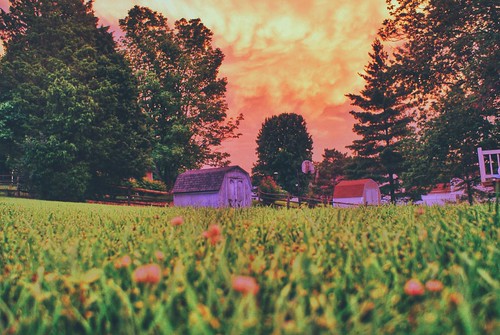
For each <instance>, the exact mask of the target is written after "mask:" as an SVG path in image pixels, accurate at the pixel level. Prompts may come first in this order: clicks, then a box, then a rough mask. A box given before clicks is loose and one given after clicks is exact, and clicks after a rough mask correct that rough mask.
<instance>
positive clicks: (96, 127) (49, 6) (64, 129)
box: [0, 0, 149, 200]
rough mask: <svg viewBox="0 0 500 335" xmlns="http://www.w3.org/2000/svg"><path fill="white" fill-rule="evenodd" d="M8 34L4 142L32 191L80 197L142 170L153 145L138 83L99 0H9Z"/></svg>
mask: <svg viewBox="0 0 500 335" xmlns="http://www.w3.org/2000/svg"><path fill="white" fill-rule="evenodd" d="M0 33H1V36H2V38H3V39H4V40H5V41H6V42H5V49H6V53H5V55H4V56H3V57H2V58H1V61H0V148H1V149H2V151H3V152H4V153H6V155H7V156H8V162H9V165H10V167H11V168H13V169H15V170H16V171H18V173H19V174H20V175H21V176H22V177H23V179H24V181H25V182H26V183H27V184H28V186H29V188H30V191H31V192H32V193H33V194H35V195H37V196H39V197H42V198H46V199H61V200H81V199H83V198H84V197H85V196H89V195H91V194H92V193H93V192H95V191H96V190H97V189H98V188H99V187H100V186H101V185H103V184H105V183H114V182H118V181H120V180H121V179H123V178H130V177H132V176H134V177H142V176H143V174H144V171H145V168H146V166H147V164H148V155H149V154H148V146H149V144H148V139H147V133H146V132H145V128H144V126H143V124H144V119H143V116H142V115H141V113H140V110H139V109H138V108H137V103H136V96H137V91H136V88H135V82H134V80H133V76H132V73H131V71H130V68H129V67H128V65H127V63H126V62H125V59H124V58H123V56H121V55H120V54H118V53H117V51H116V45H115V42H114V41H113V37H112V35H111V34H110V33H109V32H108V29H107V28H105V27H100V28H98V27H97V18H96V17H95V16H94V13H93V11H92V2H86V3H84V2H83V0H61V1H57V2H46V1H28V0H14V1H11V6H10V10H9V12H5V11H3V10H2V11H1V12H0Z"/></svg>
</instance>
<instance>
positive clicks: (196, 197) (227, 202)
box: [173, 166, 252, 207]
mask: <svg viewBox="0 0 500 335" xmlns="http://www.w3.org/2000/svg"><path fill="white" fill-rule="evenodd" d="M251 190H252V184H251V181H250V176H249V175H248V173H247V172H246V171H245V170H243V169H242V168H241V167H239V166H227V167H221V168H212V169H201V170H190V171H187V172H184V173H183V174H181V175H179V177H177V180H176V181H175V185H174V189H173V194H174V206H181V207H186V206H193V207H250V206H251V205H252V193H251Z"/></svg>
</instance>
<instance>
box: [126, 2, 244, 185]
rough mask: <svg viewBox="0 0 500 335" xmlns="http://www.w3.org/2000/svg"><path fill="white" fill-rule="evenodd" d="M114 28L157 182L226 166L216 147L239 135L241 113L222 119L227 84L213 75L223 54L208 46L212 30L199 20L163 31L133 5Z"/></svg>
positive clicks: (156, 16)
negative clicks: (132, 78) (135, 87)
mask: <svg viewBox="0 0 500 335" xmlns="http://www.w3.org/2000/svg"><path fill="white" fill-rule="evenodd" d="M120 27H121V28H122V30H123V31H124V32H125V38H124V40H123V45H124V47H125V51H126V55H127V57H128V59H129V60H130V62H131V64H132V66H133V69H134V72H135V74H136V76H137V78H138V81H139V92H140V99H139V104H140V107H141V109H142V110H143V111H144V113H145V114H146V115H147V116H148V119H149V129H150V131H151V133H152V136H153V138H154V143H153V145H154V149H153V158H154V164H155V167H156V170H157V172H158V173H159V175H160V176H161V178H162V179H163V181H164V182H165V183H166V184H167V186H172V185H173V183H174V182H175V178H176V177H177V175H178V174H179V173H180V172H182V171H184V170H186V169H192V168H198V167H200V166H201V165H204V164H207V165H221V164H226V163H227V162H228V161H227V158H228V156H229V155H228V154H227V153H223V152H218V151H216V149H217V147H218V146H220V145H221V143H222V141H223V140H225V139H227V138H233V137H238V136H239V134H237V133H236V130H237V127H238V126H239V122H240V121H241V119H242V115H239V116H238V117H237V118H236V119H230V118H228V117H227V110H228V107H227V104H226V98H225V93H226V85H227V80H226V78H220V77H219V67H220V66H221V64H222V61H223V59H224V54H223V53H222V51H221V50H220V49H218V48H214V47H213V46H212V35H213V34H212V32H211V31H210V30H209V29H208V28H207V27H205V26H204V25H203V23H202V22H201V21H200V20H199V19H195V20H190V21H187V20H185V19H181V20H179V21H176V22H175V24H174V27H169V25H168V24H167V19H166V18H165V17H164V16H163V15H161V14H160V13H158V12H154V11H152V10H151V9H149V8H145V7H139V6H135V7H133V8H132V9H131V10H130V11H129V13H128V16H127V17H126V18H125V19H123V20H120Z"/></svg>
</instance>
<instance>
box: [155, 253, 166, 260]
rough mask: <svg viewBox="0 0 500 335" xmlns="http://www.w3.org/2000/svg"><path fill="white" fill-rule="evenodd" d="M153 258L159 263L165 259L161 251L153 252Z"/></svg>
mask: <svg viewBox="0 0 500 335" xmlns="http://www.w3.org/2000/svg"><path fill="white" fill-rule="evenodd" d="M155 257H156V259H157V260H159V261H162V260H164V259H165V255H164V254H163V252H161V251H155Z"/></svg>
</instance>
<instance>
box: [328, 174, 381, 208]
mask: <svg viewBox="0 0 500 335" xmlns="http://www.w3.org/2000/svg"><path fill="white" fill-rule="evenodd" d="M353 205H380V189H379V187H378V185H377V183H376V182H375V181H373V180H372V179H359V180H342V181H341V182H340V183H338V184H337V185H336V186H335V188H334V190H333V206H334V207H349V206H353Z"/></svg>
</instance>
